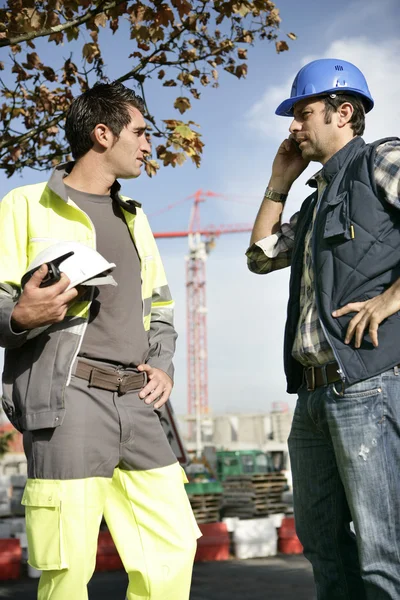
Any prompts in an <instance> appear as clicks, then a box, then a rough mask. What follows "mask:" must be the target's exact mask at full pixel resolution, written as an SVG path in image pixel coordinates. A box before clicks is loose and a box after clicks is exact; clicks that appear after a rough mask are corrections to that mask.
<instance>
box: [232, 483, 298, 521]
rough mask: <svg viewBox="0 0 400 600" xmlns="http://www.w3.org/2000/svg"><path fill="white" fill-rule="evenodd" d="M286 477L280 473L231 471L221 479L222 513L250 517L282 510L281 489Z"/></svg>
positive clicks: (284, 510) (283, 510)
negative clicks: (244, 473) (235, 473)
mask: <svg viewBox="0 0 400 600" xmlns="http://www.w3.org/2000/svg"><path fill="white" fill-rule="evenodd" d="M286 487H287V480H286V478H285V476H284V475H282V474H281V473H260V474H255V475H235V476H230V477H227V479H226V480H225V482H224V497H223V505H222V514H223V516H224V517H239V518H241V519H246V518H247V519H250V518H254V517H267V516H268V515H271V514H275V513H284V512H286V509H287V506H286V504H285V503H284V502H282V493H283V491H284V490H285V489H286Z"/></svg>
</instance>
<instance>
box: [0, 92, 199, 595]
mask: <svg viewBox="0 0 400 600" xmlns="http://www.w3.org/2000/svg"><path fill="white" fill-rule="evenodd" d="M143 112H144V107H143V103H142V100H141V99H140V98H139V97H137V96H136V95H135V94H134V93H133V92H132V91H131V90H129V89H127V88H125V87H124V86H123V85H121V84H101V85H97V86H95V87H93V88H92V89H90V90H88V91H87V92H85V93H84V94H82V95H81V96H79V97H78V98H76V99H75V100H74V102H73V104H72V106H71V108H70V110H69V113H68V116H67V120H66V136H67V139H68V142H69V144H70V146H71V150H72V155H73V157H74V159H75V162H74V163H69V164H67V165H62V166H59V167H57V168H56V169H55V171H54V172H53V174H52V176H51V178H50V180H49V181H48V182H46V183H41V184H37V185H29V186H24V187H20V188H17V189H14V190H13V191H11V192H10V193H9V194H8V195H7V196H6V197H5V198H4V199H3V201H2V202H1V203H0V344H1V345H2V346H3V347H4V348H5V349H6V352H5V364H4V374H3V394H4V398H3V406H4V410H5V412H6V414H7V415H8V417H9V419H10V420H11V422H12V423H13V424H14V425H15V427H16V428H17V429H19V430H20V431H22V432H23V437H24V448H25V453H26V456H27V460H28V481H27V485H26V488H25V492H24V496H23V501H22V502H23V504H24V505H25V510H26V524H27V535H28V546H29V563H30V564H31V565H32V566H33V567H35V568H37V569H40V570H42V571H43V573H42V576H41V578H40V582H39V590H38V599H39V600H67V599H68V600H70V599H73V600H85V599H87V597H88V595H87V583H88V581H89V580H90V578H91V576H92V573H93V570H94V567H95V560H96V548H97V537H98V532H99V527H100V523H101V520H102V517H103V515H104V517H105V520H106V522H107V525H108V527H109V530H110V532H111V534H112V537H113V539H114V542H115V544H116V547H117V549H118V552H119V554H120V557H121V559H122V562H123V564H124V567H125V569H126V571H127V573H128V578H129V586H128V590H127V599H128V600H139V599H140V600H188V598H189V588H190V581H191V571H192V563H193V557H194V552H195V548H196V538H197V537H198V528H197V525H196V523H195V521H194V517H193V514H192V511H191V507H190V504H189V502H188V498H187V495H186V492H185V488H184V481H185V475H184V472H183V470H182V468H181V467H180V465H179V464H178V463H177V461H176V458H175V456H174V454H173V452H172V450H171V448H170V446H169V443H168V441H167V439H166V436H165V434H164V432H163V429H162V426H161V424H160V414H159V412H160V410H161V409H162V406H163V404H164V403H165V402H166V401H167V399H168V397H169V395H170V392H171V389H172V385H173V382H172V377H173V366H172V357H173V354H174V349H175V339H176V332H175V330H174V327H173V301H172V299H171V296H170V293H169V289H168V285H167V280H166V277H165V273H164V270H163V266H162V263H161V260H160V256H159V253H158V249H157V246H156V243H155V240H154V238H153V235H152V233H151V230H150V227H149V224H148V222H147V219H146V217H145V215H144V213H143V210H142V208H141V205H140V204H139V203H137V202H135V201H133V200H130V199H128V198H124V197H123V196H121V195H120V193H119V190H120V185H119V183H118V181H117V179H118V178H121V179H129V178H135V177H138V176H139V175H140V173H141V170H142V167H143V162H144V159H145V156H146V154H147V153H148V152H149V150H150V147H149V143H148V141H147V138H146V124H145V121H144V118H143ZM61 241H72V242H79V243H83V244H86V245H88V246H90V247H92V248H96V249H97V250H98V252H100V253H101V254H102V255H103V256H104V257H105V258H106V259H107V260H108V261H109V262H110V263H115V264H116V265H117V266H116V269H115V271H114V272H113V276H114V278H115V280H116V281H117V283H118V286H117V287H113V286H108V285H104V286H99V287H91V288H89V290H90V291H87V292H84V293H82V291H81V290H80V291H79V292H78V290H77V289H76V288H72V289H69V290H67V287H68V284H69V280H68V278H67V277H66V276H65V275H63V276H62V277H61V279H60V280H59V281H58V282H56V283H54V284H53V285H51V286H48V287H41V283H42V281H43V279H45V278H46V276H47V272H48V268H47V266H46V265H44V266H43V267H42V268H41V269H39V270H37V271H36V272H35V273H34V274H33V276H32V277H31V279H30V280H29V281H28V283H26V285H25V287H24V288H23V291H22V292H21V286H20V282H21V277H22V276H23V274H24V272H25V271H26V269H27V266H28V265H29V263H30V262H31V261H32V259H34V257H35V256H36V255H37V254H38V253H39V252H41V251H43V250H45V249H46V248H47V247H50V246H52V245H53V244H57V243H59V242H61ZM86 289H88V288H86Z"/></svg>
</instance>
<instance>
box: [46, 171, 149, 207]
mask: <svg viewBox="0 0 400 600" xmlns="http://www.w3.org/2000/svg"><path fill="white" fill-rule="evenodd" d="M74 165H75V163H74V162H73V161H71V162H68V163H63V164H61V165H58V166H57V167H56V168H55V169H54V171H53V173H52V174H51V176H50V179H49V181H48V182H47V185H48V187H49V188H50V189H51V191H52V192H54V193H55V194H57V196H59V197H60V198H61V199H62V200H64V202H68V194H67V190H66V189H65V185H64V181H63V180H64V177H65V176H66V175H69V173H71V171H72V169H73V168H74ZM120 189H121V185H120V183H119V182H118V181H117V180H115V181H114V183H113V184H112V186H111V190H110V197H111V198H112V200H114V201H115V202H116V203H117V204H119V206H120V207H121V208H123V209H124V210H126V211H128V212H130V213H132V214H136V208H141V206H142V205H141V204H140V203H139V202H136V201H135V200H130V199H128V200H123V199H122V197H121V195H120V193H119V191H120Z"/></svg>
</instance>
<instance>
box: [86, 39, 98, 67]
mask: <svg viewBox="0 0 400 600" xmlns="http://www.w3.org/2000/svg"><path fill="white" fill-rule="evenodd" d="M82 56H83V58H86V60H87V61H88V63H89V64H90V63H92V62H93V60H94V59H95V58H97V57H98V56H100V50H99V46H98V44H90V43H89V44H85V45H84V46H83V48H82Z"/></svg>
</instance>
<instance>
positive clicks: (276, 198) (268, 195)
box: [264, 188, 288, 204]
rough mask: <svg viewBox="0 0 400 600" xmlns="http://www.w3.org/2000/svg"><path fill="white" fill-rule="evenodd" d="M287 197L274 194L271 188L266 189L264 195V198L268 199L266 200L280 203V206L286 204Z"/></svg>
mask: <svg viewBox="0 0 400 600" xmlns="http://www.w3.org/2000/svg"><path fill="white" fill-rule="evenodd" d="M287 197H288V195H287V194H281V193H280V192H276V191H275V190H273V189H272V188H267V189H266V190H265V194H264V198H268V200H272V201H273V202H282V204H284V203H285V202H286V198H287Z"/></svg>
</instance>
